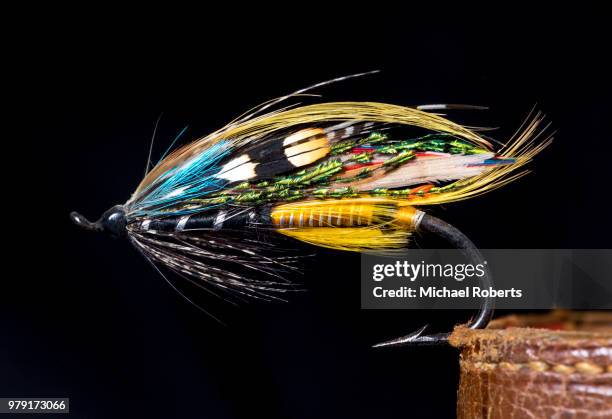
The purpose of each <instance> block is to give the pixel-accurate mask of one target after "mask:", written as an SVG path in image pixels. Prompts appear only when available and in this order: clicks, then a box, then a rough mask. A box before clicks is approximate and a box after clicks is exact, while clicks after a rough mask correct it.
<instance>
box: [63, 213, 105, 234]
mask: <svg viewBox="0 0 612 419" xmlns="http://www.w3.org/2000/svg"><path fill="white" fill-rule="evenodd" d="M70 219H71V220H72V222H73V223H75V224H76V225H78V226H79V227H82V228H84V229H85V230H89V231H102V226H101V225H100V223H99V222H95V223H92V222H91V221H89V220H88V219H87V218H85V216H83V215H81V214H79V213H78V212H76V211H72V212H71V213H70Z"/></svg>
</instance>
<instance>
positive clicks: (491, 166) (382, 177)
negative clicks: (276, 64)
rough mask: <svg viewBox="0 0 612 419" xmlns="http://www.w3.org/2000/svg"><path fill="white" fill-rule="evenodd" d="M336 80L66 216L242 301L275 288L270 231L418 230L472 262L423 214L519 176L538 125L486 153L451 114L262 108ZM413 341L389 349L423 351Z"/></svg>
mask: <svg viewBox="0 0 612 419" xmlns="http://www.w3.org/2000/svg"><path fill="white" fill-rule="evenodd" d="M359 75H361V74H359ZM359 75H354V76H349V77H355V76H359ZM347 78H348V77H343V78H339V79H334V80H331V81H328V82H324V83H319V84H317V85H315V86H311V87H309V88H307V89H302V90H299V91H297V92H295V93H293V94H291V95H288V96H285V97H281V98H279V99H276V100H273V101H271V102H268V103H265V104H263V105H260V106H259V107H257V108H254V109H253V110H252V111H250V112H248V113H247V114H245V115H242V116H241V117H239V118H238V119H236V120H234V121H232V122H231V123H229V124H228V125H226V126H225V127H223V128H221V129H219V130H217V131H215V132H213V133H211V134H210V135H207V136H205V137H203V138H200V139H198V140H196V141H194V142H192V143H190V144H188V145H185V146H183V147H180V148H178V149H177V150H175V151H173V152H172V153H170V154H169V155H168V156H166V157H165V158H163V159H162V160H161V161H159V163H157V165H155V167H153V168H152V169H151V170H150V171H148V173H146V175H145V177H144V179H143V180H142V181H141V183H140V184H139V185H138V187H137V188H136V191H135V192H134V193H133V194H132V196H131V198H130V199H129V200H128V201H127V202H126V203H125V204H123V205H117V206H114V207H112V208H111V209H109V210H108V211H106V212H105V213H104V214H103V215H102V217H101V218H100V219H99V220H98V221H97V222H90V221H88V220H87V219H86V218H85V217H83V216H82V215H80V214H78V213H76V212H73V213H72V214H71V218H72V220H73V221H74V222H75V223H76V224H78V225H80V226H81V227H85V228H87V229H90V230H95V231H105V232H107V233H110V234H111V235H113V236H115V237H127V238H128V239H129V240H130V242H131V243H132V244H133V245H134V246H135V247H136V248H137V249H138V250H139V251H140V252H141V253H142V254H143V255H144V256H145V257H146V258H147V259H148V260H149V261H151V263H152V264H153V265H154V266H155V265H161V266H163V267H166V268H167V269H170V270H171V271H174V272H175V273H176V274H178V275H180V276H181V277H183V278H185V279H187V280H189V281H191V282H192V283H195V284H197V285H198V286H201V287H204V288H207V289H209V290H213V291H214V289H218V290H225V291H230V292H234V293H237V294H238V295H242V296H250V297H263V298H266V297H270V296H273V295H274V293H275V292H276V291H282V290H284V289H286V283H284V282H283V281H282V280H281V279H279V276H281V277H282V275H280V274H279V271H282V270H283V269H286V268H288V267H289V268H291V262H292V258H291V257H288V256H285V255H282V254H280V255H279V254H275V251H276V250H277V249H276V247H275V245H274V244H273V243H271V242H269V241H268V240H266V239H264V238H263V236H265V235H269V234H272V235H281V236H286V237H290V238H292V239H295V240H299V241H302V242H306V243H309V244H311V245H315V246H321V247H326V248H330V249H338V250H345V251H355V252H362V251H387V250H391V249H398V248H403V247H406V245H407V243H408V239H409V237H410V235H411V234H412V233H413V232H414V231H415V230H417V229H420V230H423V231H430V232H433V233H436V234H439V235H442V236H443V237H445V238H447V240H449V241H450V242H451V244H453V245H454V246H455V247H458V248H463V249H471V252H472V253H473V254H472V256H473V257H474V258H477V257H478V255H477V254H475V253H474V252H476V253H477V250H476V248H475V246H474V245H473V244H472V243H471V242H470V241H469V240H468V239H467V238H466V237H465V236H464V235H463V234H461V233H460V232H459V231H458V230H457V229H455V228H454V227H452V226H450V225H448V224H446V223H444V222H443V221H441V220H439V219H437V218H435V217H433V216H430V215H427V214H426V213H425V212H423V210H421V208H423V207H425V206H428V205H436V204H443V203H448V202H454V201H459V200H463V199H468V198H471V197H475V196H478V195H480V194H483V193H485V192H488V191H491V190H494V189H496V188H499V187H501V186H503V185H505V184H508V183H510V182H512V181H514V180H516V179H518V178H519V177H521V176H523V175H524V174H525V173H526V171H518V169H520V168H522V167H523V166H524V165H525V164H526V163H528V162H529V161H530V160H531V159H532V158H533V157H534V156H535V155H536V154H538V153H539V152H540V151H541V150H542V149H543V148H544V147H546V146H547V145H548V144H549V142H550V141H551V139H550V138H546V139H544V140H543V141H537V139H538V137H539V136H540V134H541V133H542V131H543V130H540V126H541V124H542V121H543V117H542V115H541V114H539V113H538V114H537V115H535V116H534V117H533V118H531V119H530V120H528V121H526V122H525V123H524V125H523V126H522V127H521V129H519V130H518V131H517V133H516V134H515V135H514V136H513V138H512V139H510V141H508V142H507V143H506V145H505V146H503V147H501V148H498V149H496V147H494V145H493V144H492V143H491V142H490V141H489V140H488V139H487V138H485V137H484V136H483V135H481V134H479V133H478V131H477V130H475V129H471V128H468V127H465V126H462V125H459V124H457V123H454V122H452V121H450V120H448V119H446V118H445V117H444V116H443V115H440V114H437V113H435V112H436V111H438V110H440V109H451V108H453V107H454V106H452V105H427V106H421V107H418V108H412V107H405V106H398V105H392V104H386V103H376V102H332V103H317V104H311V105H305V106H298V105H295V106H289V107H284V108H281V109H274V107H275V106H276V105H277V104H278V103H280V102H281V101H283V100H287V99H289V98H291V97H295V96H299V95H303V94H304V93H305V92H306V91H308V90H310V89H312V88H316V87H320V86H324V85H326V84H330V83H333V82H336V81H340V80H345V79H347ZM455 107H457V106H455ZM409 129H410V130H412V131H411V133H410V134H408V133H407V131H409ZM414 131H416V132H417V133H418V134H414ZM261 273H263V274H264V275H265V279H261V275H259V274H261ZM490 315H491V305H490V304H489V303H486V302H485V306H484V307H483V309H481V313H480V315H479V316H478V318H477V319H475V320H473V321H472V322H471V324H470V326H471V327H483V326H484V325H486V323H487V322H488V320H489V318H490ZM422 331H423V330H420V331H418V332H416V333H415V334H411V335H409V336H407V337H404V338H402V339H403V340H402V339H400V340H395V341H392V342H391V343H393V344H397V343H406V342H416V341H419V340H420V341H421V342H424V341H427V339H428V338H427V337H425V336H421V333H422ZM438 338H439V339H442V340H443V339H444V337H441V338H440V336H438Z"/></svg>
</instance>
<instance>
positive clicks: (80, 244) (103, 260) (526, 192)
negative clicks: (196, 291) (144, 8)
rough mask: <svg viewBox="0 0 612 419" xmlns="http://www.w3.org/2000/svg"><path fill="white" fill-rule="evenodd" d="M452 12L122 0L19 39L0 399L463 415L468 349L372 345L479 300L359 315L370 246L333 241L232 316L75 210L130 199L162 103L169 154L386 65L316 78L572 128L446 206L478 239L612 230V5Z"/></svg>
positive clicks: (143, 412) (172, 408)
mask: <svg viewBox="0 0 612 419" xmlns="http://www.w3.org/2000/svg"><path fill="white" fill-rule="evenodd" d="M236 8H238V6H236ZM440 9H442V6H441V5H440ZM459 11H460V10H457V11H456V13H455V11H451V13H450V14H449V16H447V17H445V18H444V19H443V18H442V17H441V16H440V15H439V12H440V10H430V11H423V12H421V11H419V12H418V13H417V12H416V10H401V11H400V10H394V9H388V10H386V11H385V12H383V13H373V12H372V13H370V11H367V10H364V11H363V12H362V13H361V14H360V15H359V17H358V18H354V17H352V16H348V15H340V16H338V17H331V16H328V15H326V14H317V13H315V14H314V15H309V16H308V17H307V18H306V19H304V20H303V21H302V20H299V21H298V20H297V19H296V17H295V16H293V17H291V18H287V19H283V20H282V23H281V20H280V19H279V21H273V22H268V21H266V22H265V23H264V22H263V21H259V20H257V19H255V18H252V19H251V21H250V24H248V25H247V24H243V23H240V22H238V21H236V20H235V19H233V17H234V16H233V15H232V14H223V15H222V14H218V15H215V14H213V13H212V12H209V13H208V14H202V15H192V16H190V17H187V16H188V15H189V14H188V13H187V12H186V11H183V12H182V13H180V14H178V15H168V16H166V17H165V18H161V19H156V20H151V21H148V19H147V18H146V17H143V16H141V17H140V19H139V20H138V21H139V23H142V22H148V23H146V25H145V26H146V28H144V29H140V28H138V29H136V27H135V26H134V27H133V28H132V30H131V31H127V30H126V28H130V27H132V24H133V23H135V21H133V20H132V18H127V17H124V18H121V17H118V16H122V14H121V13H117V14H113V13H111V14H109V16H108V18H106V19H103V20H102V22H101V23H97V24H93V23H92V22H89V21H85V20H84V21H82V22H80V23H78V24H76V25H74V27H73V26H70V27H66V26H63V25H60V24H57V25H55V24H53V25H51V26H50V27H48V28H47V27H45V30H41V31H40V33H37V37H36V40H35V41H33V42H31V43H28V44H27V46H23V47H20V46H18V45H15V46H16V48H15V49H16V52H17V57H18V58H17V59H16V61H17V63H18V64H20V65H19V69H18V72H17V74H16V75H15V76H14V77H13V78H11V79H10V80H7V81H8V82H9V84H11V85H12V87H15V88H16V90H17V92H18V97H19V99H20V100H19V101H18V102H15V103H16V108H17V109H18V110H20V111H22V113H21V116H22V117H23V121H22V120H21V119H19V120H16V121H19V122H20V123H19V125H18V129H19V130H20V133H19V134H18V135H16V136H15V137H12V138H5V139H4V141H5V147H6V148H5V151H4V156H3V157H4V159H3V160H4V161H5V162H6V163H7V164H6V165H5V168H6V170H7V172H5V184H7V185H8V186H10V187H13V188H15V189H17V192H18V193H21V194H20V195H18V198H14V199H13V200H12V201H11V202H12V204H11V206H10V210H11V216H10V217H7V218H6V220H8V221H6V222H5V225H6V226H5V228H6V229H11V230H12V229H14V233H12V234H11V236H10V237H11V238H10V241H9V240H7V241H5V243H6V244H10V246H9V247H10V248H11V252H10V253H7V254H6V255H5V258H6V259H5V260H4V264H5V267H6V268H5V270H4V273H3V279H2V282H3V288H5V289H4V291H3V292H2V295H3V297H5V300H6V301H5V302H4V303H3V304H2V315H1V317H0V326H1V327H0V330H1V331H2V335H1V342H2V343H1V346H0V369H1V372H0V395H2V396H24V397H25V396H29V397H37V396H41V397H45V396H46V397H52V396H56V397H70V399H71V410H72V414H71V416H72V417H78V418H85V417H87V418H109V417H166V418H167V417H180V418H191V417H203V418H243V417H253V416H255V415H256V414H263V416H264V417H269V418H273V417H285V418H310V417H354V418H358V417H359V418H360V417H364V418H366V417H367V418H373V417H376V418H400V417H402V418H405V417H450V416H453V414H454V405H455V391H456V385H457V381H458V363H457V357H458V353H457V351H456V350H455V349H452V348H446V347H440V348H422V349H421V348H419V349H396V350H373V349H371V348H370V345H371V344H373V343H376V342H378V341H380V340H382V339H386V338H389V337H394V336H397V335H400V334H404V333H407V332H409V331H412V330H413V329H415V328H417V327H419V326H421V325H422V324H424V323H430V324H431V325H432V328H433V329H434V330H447V329H449V328H450V327H452V325H453V324H455V323H457V322H460V321H464V320H465V319H467V316H468V314H469V313H461V312H457V311H448V312H417V311H404V312H375V311H362V310H360V301H359V270H358V269H359V268H358V267H359V257H358V255H354V254H343V253H338V252H332V251H323V250H320V251H318V255H317V258H316V263H312V264H310V265H309V266H308V267H307V268H306V272H305V275H304V276H303V277H302V278H297V279H298V280H300V281H303V282H305V284H306V288H307V292H304V293H300V294H297V295H295V296H292V297H291V298H290V302H289V303H286V304H262V303H252V304H243V305H241V306H240V307H239V308H229V307H225V306H218V307H217V304H216V303H213V304H214V307H213V310H214V314H216V315H217V316H218V317H220V318H221V319H223V320H224V322H225V323H227V325H221V324H219V323H217V322H216V321H214V320H212V319H211V318H209V317H207V316H206V315H205V314H203V313H202V312H199V311H198V310H196V309H195V308H194V307H192V306H191V305H189V304H188V303H186V302H185V301H184V300H182V299H181V298H180V297H179V296H178V295H177V294H176V293H175V292H174V291H172V290H171V289H170V287H168V285H167V284H166V283H165V282H164V281H163V280H162V279H161V278H160V276H159V275H158V274H157V273H156V272H155V271H154V270H153V269H152V268H151V267H150V266H149V265H148V264H147V262H146V261H145V260H143V259H142V258H141V257H140V256H139V254H138V253H137V252H136V251H135V250H134V249H132V248H131V247H130V245H129V243H127V242H125V241H118V240H112V239H110V238H107V237H103V236H98V235H94V234H91V233H88V232H85V231H82V230H79V229H78V228H76V227H75V226H74V225H72V224H71V223H70V221H69V219H68V213H69V211H71V210H75V209H76V210H79V211H81V212H82V213H83V214H85V215H87V216H89V217H90V218H97V216H98V215H99V214H100V213H102V212H103V211H104V210H105V209H107V208H108V207H110V206H112V205H114V204H117V203H121V202H125V201H126V200H127V198H128V197H129V195H130V193H131V192H132V191H133V189H134V188H135V187H136V185H137V184H138V182H139V180H140V179H141V177H142V174H143V171H144V165H145V159H146V154H147V149H148V146H149V141H150V138H151V133H152V130H153V125H154V123H155V120H156V119H157V117H158V115H159V114H160V112H162V111H163V112H164V114H163V117H162V120H161V126H160V129H159V131H158V137H157V143H156V146H155V150H154V156H159V155H160V154H161V153H162V152H163V150H164V149H165V147H167V146H168V144H169V142H170V141H171V139H172V138H173V137H174V136H175V135H176V133H177V132H178V131H179V130H180V129H181V128H182V127H183V126H185V125H189V127H190V128H189V130H188V132H187V135H186V137H185V139H193V138H195V137H197V136H199V135H203V134H206V133H207V132H210V131H212V130H214V129H216V128H218V127H219V126H221V125H223V124H224V123H226V122H227V121H229V120H230V119H232V118H233V117H235V116H236V115H237V114H239V113H241V112H243V111H244V110H246V109H248V108H250V107H251V106H254V105H256V104H257V103H259V102H262V101H264V100H267V99H269V98H272V97H276V96H279V95H282V94H285V93H288V92H290V91H293V90H296V89H298V88H300V87H304V86H307V85H309V84H312V83H315V82H318V81H322V80H326V79H329V78H333V77H336V76H339V75H346V74H351V73H355V72H360V71H367V70H372V69H380V70H382V72H381V73H380V74H378V75H375V76H370V77H367V78H362V79H358V80H353V81H348V82H344V83H342V84H338V85H334V86H331V87H329V88H326V89H323V90H322V91H320V93H323V94H324V95H325V99H326V100H335V99H342V100H344V99H348V100H376V101H383V102H384V101H386V102H392V103H397V104H404V105H417V104H425V103H440V102H442V103H444V102H446V103H470V104H482V105H488V106H490V108H491V110H490V111H486V112H457V113H454V114H453V115H452V116H453V117H454V119H455V120H457V121H458V122H464V123H467V124H472V125H476V124H477V125H484V126H495V127H500V128H499V130H497V131H495V133H494V136H495V137H496V138H498V139H500V140H503V139H505V138H508V137H509V136H510V135H512V134H513V132H514V130H515V129H516V128H517V127H518V125H519V124H520V123H521V122H522V120H523V119H524V118H525V116H526V115H527V113H528V112H529V111H530V109H531V108H532V107H533V106H534V105H537V108H538V109H540V110H542V111H544V112H545V113H546V114H547V115H548V117H549V120H550V121H552V127H553V129H554V130H557V134H556V139H555V142H554V144H553V145H552V146H551V147H550V148H549V149H547V150H546V151H545V152H544V153H542V155H540V156H538V157H537V159H536V161H534V162H533V164H532V165H531V167H532V169H533V173H532V174H531V175H529V176H528V177H525V178H523V179H521V180H520V181H518V182H516V183H515V184H512V185H509V186H508V187H505V188H504V189H502V190H498V191H495V192H493V193H491V194H488V195H487V196H484V197H482V198H478V199H475V200H470V201H466V202H462V203H456V204H449V205H446V206H444V207H442V208H440V207H438V208H434V209H432V211H433V212H434V213H435V214H436V215H438V216H440V217H442V218H444V219H446V220H447V221H449V222H451V223H452V224H454V225H456V226H458V227H459V228H460V229H462V230H463V231H465V232H466V233H467V234H468V235H469V236H470V237H471V238H472V240H473V241H474V242H475V243H476V244H477V245H479V246H481V247H483V248H604V247H609V238H608V237H609V233H610V231H611V229H610V226H611V222H610V216H609V208H608V205H607V203H606V200H607V197H608V194H609V190H610V186H609V185H610V176H609V171H610V165H609V152H608V151H609V149H610V144H611V141H612V136H611V132H612V130H611V129H610V125H609V124H610V116H611V115H612V112H611V106H610V100H611V99H612V98H611V96H610V93H609V87H610V86H609V76H610V68H609V65H608V63H607V59H608V58H609V46H610V45H609V44H610V35H609V32H608V30H607V29H606V27H605V25H604V22H603V18H602V16H603V13H601V12H600V11H597V10H594V9H591V8H590V6H587V5H581V6H580V9H579V10H574V9H571V10H563V13H558V14H557V13H556V12H557V11H555V10H542V11H538V12H536V11H534V10H533V8H531V7H525V8H520V7H518V6H516V7H515V8H514V9H513V10H501V9H500V10H493V9H491V10H482V9H481V10H479V13H480V14H474V13H473V12H472V11H465V13H464V14H463V15H460V14H459ZM235 12H236V11H234V13H235ZM296 14H298V13H297V12H296ZM200 17H201V19H199V18H200ZM170 23H178V24H179V26H178V27H177V28H176V29H175V28H174V27H171V26H170ZM32 26H36V24H35V23H32ZM119 28H121V29H119ZM119 31H121V32H119ZM124 31H125V34H124ZM128 32H129V33H128ZM16 196H17V195H16ZM417 240H419V242H418V243H417V245H423V244H424V243H426V242H424V240H425V239H424V238H417Z"/></svg>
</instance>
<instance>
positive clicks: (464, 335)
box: [449, 312, 612, 418]
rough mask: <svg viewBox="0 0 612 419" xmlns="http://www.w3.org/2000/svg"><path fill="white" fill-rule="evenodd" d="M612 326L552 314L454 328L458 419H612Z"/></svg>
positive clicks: (598, 316) (606, 319) (597, 317)
mask: <svg viewBox="0 0 612 419" xmlns="http://www.w3.org/2000/svg"><path fill="white" fill-rule="evenodd" d="M610 325H612V315H611V314H610V313H571V312H553V313H550V314H547V315H536V316H533V315H530V316H508V317H505V318H501V319H498V320H496V321H495V322H492V324H491V325H490V328H487V329H485V330H472V329H467V328H466V327H464V326H458V327H456V328H455V330H454V332H453V333H452V335H451V337H450V339H449V341H450V343H451V345H453V346H455V347H457V348H459V349H460V350H461V360H460V367H461V379H460V384H459V390H458V402H457V415H458V417H461V418H480V417H490V418H522V417H529V418H549V417H572V418H573V417H585V418H590V417H610V418H612V331H611V329H610ZM542 327H547V328H542ZM551 329H553V330H551Z"/></svg>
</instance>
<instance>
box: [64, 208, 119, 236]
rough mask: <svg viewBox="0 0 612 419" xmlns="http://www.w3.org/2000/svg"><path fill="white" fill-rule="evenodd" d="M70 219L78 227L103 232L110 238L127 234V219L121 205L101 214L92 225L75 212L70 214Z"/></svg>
mask: <svg viewBox="0 0 612 419" xmlns="http://www.w3.org/2000/svg"><path fill="white" fill-rule="evenodd" d="M70 219H71V220H72V222H74V223H75V224H76V225H78V226H79V227H82V228H84V229H86V230H89V231H103V232H105V233H107V234H110V235H111V236H112V237H115V238H116V237H123V236H125V235H126V234H127V230H126V226H127V217H126V215H125V210H124V209H123V206H121V205H115V206H114V207H111V208H109V209H108V210H106V211H105V212H104V214H102V216H101V217H100V219H99V220H98V221H96V222H95V223H92V222H91V221H89V220H88V219H87V218H85V217H84V216H82V215H81V214H79V213H78V212H76V211H73V212H71V213H70Z"/></svg>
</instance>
